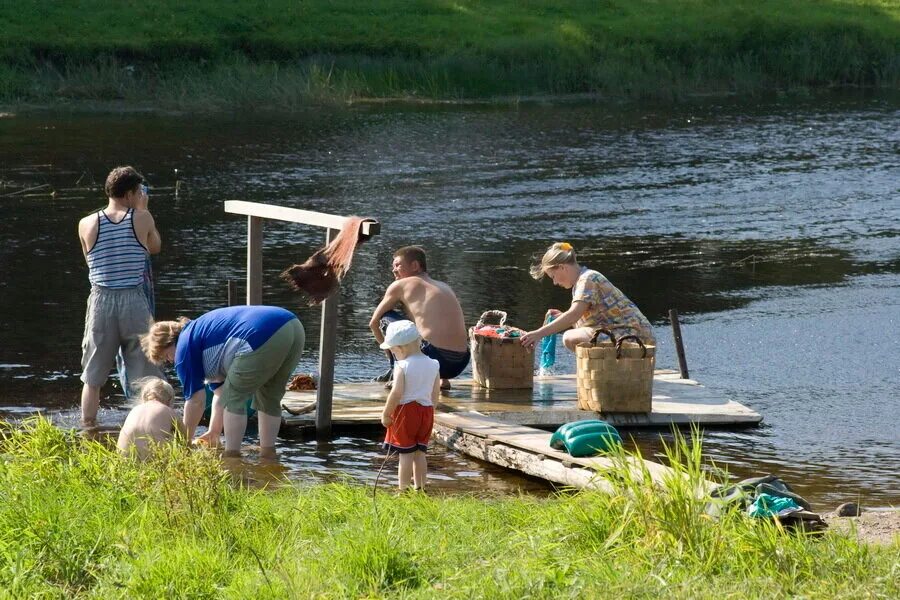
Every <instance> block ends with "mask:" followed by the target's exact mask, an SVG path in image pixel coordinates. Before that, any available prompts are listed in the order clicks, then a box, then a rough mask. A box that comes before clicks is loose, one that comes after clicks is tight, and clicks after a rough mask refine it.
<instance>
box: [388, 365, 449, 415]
mask: <svg viewBox="0 0 900 600" xmlns="http://www.w3.org/2000/svg"><path fill="white" fill-rule="evenodd" d="M440 368H441V366H440V364H439V363H438V361H436V360H434V359H433V358H428V357H427V356H425V355H424V354H422V353H416V354H413V355H412V356H407V357H406V358H404V359H403V360H398V361H396V362H395V363H394V381H397V376H398V375H399V374H400V373H403V396H402V397H401V398H400V404H409V403H410V402H418V403H419V404H421V405H422V406H433V404H432V402H431V394H432V392H433V391H434V381H435V379H437V377H438V373H439V372H440Z"/></svg>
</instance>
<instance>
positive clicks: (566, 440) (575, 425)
mask: <svg viewBox="0 0 900 600" xmlns="http://www.w3.org/2000/svg"><path fill="white" fill-rule="evenodd" d="M621 445H622V436H620V435H619V432H618V431H616V428H615V427H613V426H612V425H610V424H609V423H607V422H606V421H599V420H596V419H590V420H586V421H574V422H572V423H566V424H565V425H563V426H562V427H560V428H559V429H557V430H556V431H555V432H554V433H553V435H552V436H550V447H551V448H556V449H557V450H562V449H565V450H566V452H568V453H569V454H571V455H572V456H595V455H597V454H601V453H603V452H608V451H609V450H612V449H613V448H617V447H618V446H621Z"/></svg>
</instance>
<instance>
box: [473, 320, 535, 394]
mask: <svg viewBox="0 0 900 600" xmlns="http://www.w3.org/2000/svg"><path fill="white" fill-rule="evenodd" d="M488 317H496V318H499V325H505V324H506V313H505V312H503V311H502V310H489V311H486V312H485V313H484V314H483V315H481V318H480V319H478V323H476V325H475V326H474V327H472V328H470V329H469V342H470V344H471V349H472V378H473V379H474V380H475V381H476V382H477V383H478V384H479V385H481V386H483V387H486V388H488V389H492V390H499V389H512V388H530V387H533V386H534V348H526V347H525V346H523V345H522V344H521V343H520V341H519V339H518V338H493V337H489V336H485V335H478V334H476V333H475V331H476V330H477V329H480V328H481V327H483V326H484V324H485V323H484V320H485V319H486V318H488Z"/></svg>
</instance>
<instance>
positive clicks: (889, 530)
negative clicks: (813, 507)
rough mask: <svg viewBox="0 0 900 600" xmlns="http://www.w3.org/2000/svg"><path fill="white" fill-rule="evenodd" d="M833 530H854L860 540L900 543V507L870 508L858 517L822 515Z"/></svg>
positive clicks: (874, 542)
mask: <svg viewBox="0 0 900 600" xmlns="http://www.w3.org/2000/svg"><path fill="white" fill-rule="evenodd" d="M822 516H823V518H824V519H825V521H827V522H828V526H829V527H830V528H831V530H832V531H842V532H848V533H849V532H852V531H853V530H854V529H855V530H856V535H857V537H859V539H860V540H862V541H864V542H868V543H872V544H885V545H887V544H891V543H896V544H900V509H891V510H869V511H865V512H863V513H862V514H861V515H860V516H858V517H838V516H837V515H835V514H834V513H829V514H825V515H822Z"/></svg>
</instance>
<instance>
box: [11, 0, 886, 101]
mask: <svg viewBox="0 0 900 600" xmlns="http://www.w3.org/2000/svg"><path fill="white" fill-rule="evenodd" d="M0 23H4V26H3V27H2V28H0V100H2V101H5V102H30V101H38V102H40V101H65V100H98V99H99V100H108V99H118V100H125V101H126V102H133V103H137V102H147V101H149V102H152V103H154V104H157V105H161V106H166V107H173V108H186V109H209V108H213V109H215V108H224V109H228V108H235V107H242V106H250V105H253V106H260V105H262V106H269V107H272V108H278V109H283V108H291V107H294V106H297V105H298V104H299V105H302V104H308V103H309V102H310V101H321V100H345V99H350V98H359V97H366V98H379V97H424V98H438V99H442V98H451V99H452V98H488V97H496V96H504V97H508V96H528V95H544V94H576V93H589V94H597V95H600V96H603V97H617V98H656V99H659V98H677V97H679V96H683V95H688V94H695V93H710V92H712V93H722V92H738V93H753V92H759V91H763V90H770V89H773V88H793V87H798V86H800V87H806V86H810V87H821V86H833V85H863V86H887V87H894V86H897V85H900V3H897V2H896V1H895V0H830V1H829V0H786V1H785V0H727V1H726V0H681V1H674V0H606V1H603V2H598V1H596V0H580V1H578V0H576V1H572V2H554V1H552V0H534V1H530V2H521V1H520V0H492V1H487V0H484V1H466V0H459V1H455V2H451V1H442V0H418V1H416V0H386V1H383V2H377V3H369V2H357V1H355V0H310V1H307V2H297V1H295V0H267V1H262V0H256V1H252V0H241V1H237V0H232V1H228V2H222V1H213V0H197V1H195V2H189V3H182V2H180V1H178V0H147V1H146V2H141V3H138V2H133V3H132V2H129V3H110V2H105V1H103V0H79V1H72V2H57V3H41V2H27V3H5V4H4V5H3V6H0Z"/></svg>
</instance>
